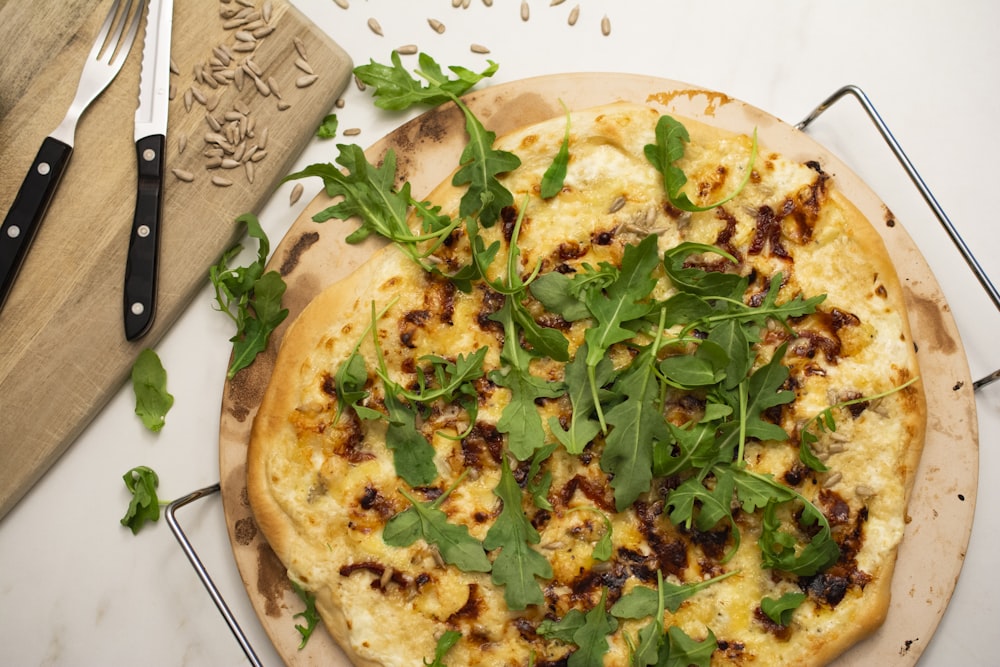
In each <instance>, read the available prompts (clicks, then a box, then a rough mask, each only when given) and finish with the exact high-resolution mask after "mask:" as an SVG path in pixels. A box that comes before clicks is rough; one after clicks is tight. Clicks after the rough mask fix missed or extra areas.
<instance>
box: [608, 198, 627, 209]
mask: <svg viewBox="0 0 1000 667" xmlns="http://www.w3.org/2000/svg"><path fill="white" fill-rule="evenodd" d="M623 206H625V197H622V196H621V195H619V196H618V197H616V198H615V200H614V201H613V202H611V207H610V208H609V209H608V213H617V212H618V211H620V210H622V207H623Z"/></svg>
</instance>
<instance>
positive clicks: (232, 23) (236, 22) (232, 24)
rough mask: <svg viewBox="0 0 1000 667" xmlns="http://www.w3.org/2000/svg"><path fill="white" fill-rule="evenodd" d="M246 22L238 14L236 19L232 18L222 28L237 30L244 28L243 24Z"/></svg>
mask: <svg viewBox="0 0 1000 667" xmlns="http://www.w3.org/2000/svg"><path fill="white" fill-rule="evenodd" d="M246 22H247V21H246V19H245V18H240V17H239V14H237V15H236V16H235V17H234V18H231V19H229V20H228V21H226V22H225V23H223V24H222V28H223V30H235V29H236V28H242V27H243V24H244V23H246Z"/></svg>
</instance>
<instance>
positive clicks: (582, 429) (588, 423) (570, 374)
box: [549, 343, 614, 454]
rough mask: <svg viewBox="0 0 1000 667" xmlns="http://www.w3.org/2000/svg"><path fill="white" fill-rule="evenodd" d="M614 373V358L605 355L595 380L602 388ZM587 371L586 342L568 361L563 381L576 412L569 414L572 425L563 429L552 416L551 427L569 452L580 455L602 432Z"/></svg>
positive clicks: (598, 365)
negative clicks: (595, 411)
mask: <svg viewBox="0 0 1000 667" xmlns="http://www.w3.org/2000/svg"><path fill="white" fill-rule="evenodd" d="M613 373H614V366H613V364H612V363H611V359H610V358H608V357H604V358H603V359H601V360H600V361H599V362H597V367H596V368H595V369H594V382H595V383H596V384H597V386H599V387H603V386H604V385H605V384H607V383H608V381H610V379H611V376H612V375H613ZM588 376H589V373H588V370H587V344H586V343H584V344H583V345H582V346H581V347H580V348H579V349H578V350H577V351H576V356H575V357H573V361H571V362H570V363H568V364H566V366H565V369H564V376H563V377H564V381H565V384H566V387H567V389H568V390H569V398H570V402H571V403H572V405H573V411H572V412H571V413H570V421H569V428H568V429H564V428H563V427H562V425H561V424H560V423H559V419H558V418H557V417H549V430H550V431H552V435H553V436H555V438H556V439H557V440H558V441H559V442H560V443H562V446H563V447H565V448H566V451H567V452H569V453H570V454H579V453H581V452H582V451H583V449H584V448H585V447H586V446H587V445H588V444H589V443H590V441H592V440H593V439H594V438H595V437H597V435H598V434H599V433H600V432H601V424H600V422H598V421H597V420H596V419H594V418H593V414H594V410H595V407H596V405H595V403H594V392H592V391H591V389H590V384H589V377H588Z"/></svg>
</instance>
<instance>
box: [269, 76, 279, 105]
mask: <svg viewBox="0 0 1000 667" xmlns="http://www.w3.org/2000/svg"><path fill="white" fill-rule="evenodd" d="M267 87H268V88H270V89H271V93H273V94H274V96H275V97H277V98H278V99H279V100H280V99H281V90H280V89H279V88H278V82H277V81H275V80H274V77H273V76H269V77H267Z"/></svg>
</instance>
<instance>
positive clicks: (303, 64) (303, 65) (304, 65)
mask: <svg viewBox="0 0 1000 667" xmlns="http://www.w3.org/2000/svg"><path fill="white" fill-rule="evenodd" d="M295 66H296V67H298V68H299V69H300V70H302V71H303V72H305V73H306V74H313V68H312V65H310V64H309V62H308V61H307V60H304V59H302V58H296V59H295Z"/></svg>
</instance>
